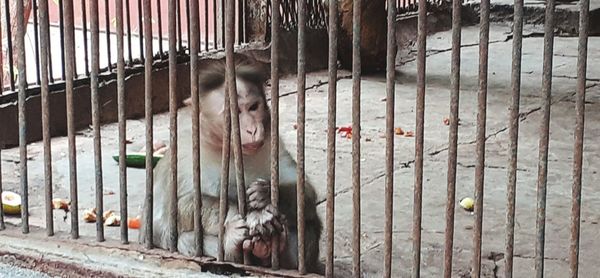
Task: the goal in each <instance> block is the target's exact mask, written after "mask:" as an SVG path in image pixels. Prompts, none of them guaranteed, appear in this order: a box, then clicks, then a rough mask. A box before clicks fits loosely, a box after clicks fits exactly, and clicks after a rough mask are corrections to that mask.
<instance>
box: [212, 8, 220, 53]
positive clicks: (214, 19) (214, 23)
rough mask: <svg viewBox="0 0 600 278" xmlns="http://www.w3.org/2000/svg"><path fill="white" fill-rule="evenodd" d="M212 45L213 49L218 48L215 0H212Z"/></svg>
mask: <svg viewBox="0 0 600 278" xmlns="http://www.w3.org/2000/svg"><path fill="white" fill-rule="evenodd" d="M212 12H213V47H214V49H215V50H217V49H219V44H218V43H217V41H218V33H219V32H217V0H213V10H212Z"/></svg>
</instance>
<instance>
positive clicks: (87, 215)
mask: <svg viewBox="0 0 600 278" xmlns="http://www.w3.org/2000/svg"><path fill="white" fill-rule="evenodd" d="M83 221H85V222H86V223H94V222H96V208H93V209H86V210H84V211H83Z"/></svg>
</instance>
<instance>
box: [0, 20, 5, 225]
mask: <svg viewBox="0 0 600 278" xmlns="http://www.w3.org/2000/svg"><path fill="white" fill-rule="evenodd" d="M0 38H2V25H1V24H0ZM2 53H4V52H3V49H2V43H1V42H0V55H1V54H2ZM3 58H4V57H1V56H0V95H2V93H3V92H4V61H2V60H3ZM3 147H4V145H3V144H2V143H1V142H0V196H1V195H2V191H3V190H2V148H3ZM0 202H2V201H0ZM4 229H6V225H5V224H4V210H3V209H2V204H0V231H2V230H4Z"/></svg>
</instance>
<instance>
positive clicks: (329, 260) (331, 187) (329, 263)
mask: <svg viewBox="0 0 600 278" xmlns="http://www.w3.org/2000/svg"><path fill="white" fill-rule="evenodd" d="M337 6H338V0H330V1H329V53H328V60H329V61H328V62H329V65H328V69H329V82H328V84H329V85H328V88H327V214H326V219H325V222H326V230H327V247H326V253H325V254H326V255H325V258H326V263H325V277H328V278H331V277H333V247H334V244H333V243H334V234H333V232H334V225H333V224H334V216H335V212H334V208H335V140H336V138H335V125H336V102H337V52H338V46H337V35H338V25H337V20H338V10H337Z"/></svg>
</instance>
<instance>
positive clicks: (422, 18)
mask: <svg viewBox="0 0 600 278" xmlns="http://www.w3.org/2000/svg"><path fill="white" fill-rule="evenodd" d="M418 12H419V13H418V23H417V30H418V34H417V101H416V106H417V108H416V109H417V111H416V134H415V135H416V137H415V181H414V182H415V184H414V196H413V198H414V205H413V231H412V238H413V250H412V253H413V254H412V255H413V265H412V267H413V272H412V277H415V278H416V277H420V276H421V217H422V209H423V208H422V207H423V139H424V129H425V82H426V77H425V65H426V63H425V58H426V56H425V55H426V53H425V51H426V44H427V2H426V1H419V10H418Z"/></svg>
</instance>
